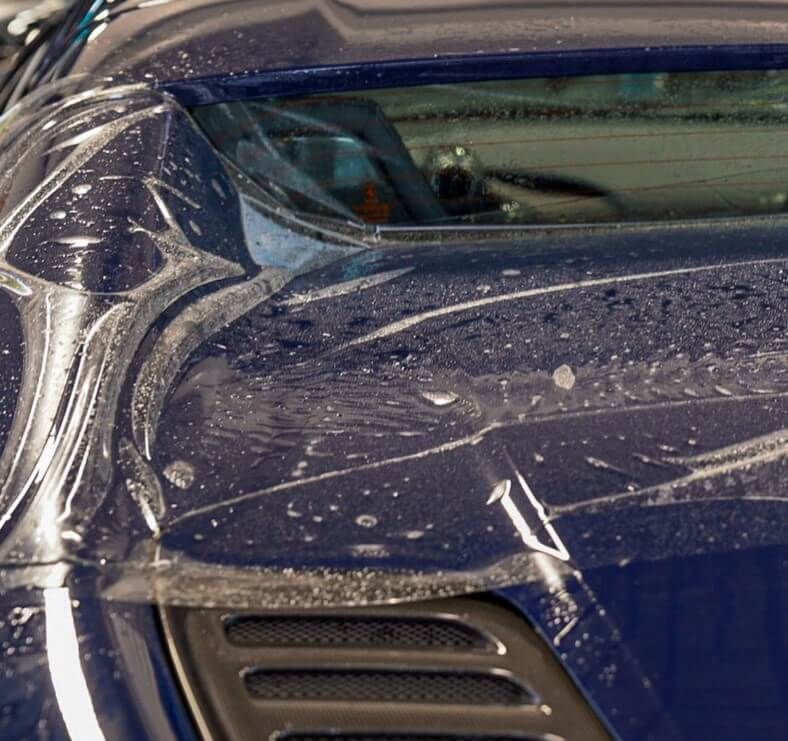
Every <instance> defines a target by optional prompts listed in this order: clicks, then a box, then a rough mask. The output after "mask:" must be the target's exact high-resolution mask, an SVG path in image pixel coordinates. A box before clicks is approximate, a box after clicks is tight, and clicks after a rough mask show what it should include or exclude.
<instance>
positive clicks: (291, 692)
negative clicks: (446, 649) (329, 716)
mask: <svg viewBox="0 0 788 741" xmlns="http://www.w3.org/2000/svg"><path fill="white" fill-rule="evenodd" d="M244 679H245V684H246V689H247V691H248V692H249V694H250V695H252V697H255V698H258V699H261V700H331V701H336V702H394V703H402V702H407V703H427V704H438V705H504V706H519V705H532V704H533V701H534V698H533V697H531V695H530V693H529V692H527V691H526V690H525V688H524V687H522V686H521V685H520V684H518V683H517V682H515V681H513V680H512V679H510V678H509V677H505V676H501V675H498V674H492V673H481V672H469V671H456V672H442V671H423V670H422V671H417V670H414V669H274V670H270V669H257V670H254V671H251V672H248V673H247V674H246V676H245V678H244Z"/></svg>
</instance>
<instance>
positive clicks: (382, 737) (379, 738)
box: [276, 733, 536, 741]
mask: <svg viewBox="0 0 788 741" xmlns="http://www.w3.org/2000/svg"><path fill="white" fill-rule="evenodd" d="M276 738H277V741H536V739H535V737H534V736H517V735H515V736H512V735H509V736H490V735H489V734H485V735H484V736H480V735H468V734H467V733H444V734H439V735H435V734H431V733H282V734H277V736H276Z"/></svg>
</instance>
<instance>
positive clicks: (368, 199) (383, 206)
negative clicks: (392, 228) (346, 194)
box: [353, 183, 391, 224]
mask: <svg viewBox="0 0 788 741" xmlns="http://www.w3.org/2000/svg"><path fill="white" fill-rule="evenodd" d="M353 211H354V212H355V213H357V214H358V215H359V216H360V217H361V218H362V219H363V220H364V221H366V222H367V224H386V223H387V222H388V220H389V217H390V216H391V204H390V203H386V202H385V201H381V200H380V196H379V194H378V186H377V185H375V184H374V183H367V184H366V185H365V186H364V202H363V203H362V204H361V205H359V206H355V207H354V208H353Z"/></svg>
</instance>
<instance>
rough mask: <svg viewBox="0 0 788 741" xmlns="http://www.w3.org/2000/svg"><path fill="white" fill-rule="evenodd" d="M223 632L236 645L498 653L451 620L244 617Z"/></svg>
mask: <svg viewBox="0 0 788 741" xmlns="http://www.w3.org/2000/svg"><path fill="white" fill-rule="evenodd" d="M225 630H226V632H227V640H228V641H229V642H230V643H233V644H235V645H237V646H270V647H280V648H284V647H288V646H290V647H293V648H304V647H309V646H311V647H321V646H322V647H338V646H346V647H353V648H383V649H399V650H404V649H419V650H425V651H432V650H443V649H447V650H456V649H466V650H469V651H471V650H478V651H495V650H497V646H496V644H495V641H494V639H493V638H492V637H491V636H488V635H485V634H484V633H482V632H481V631H480V630H479V629H478V628H476V627H474V626H471V625H466V624H465V623H462V622H460V621H459V620H457V619H456V618H453V617H451V616H448V615H436V616H425V617H395V616H392V617H386V616H383V615H380V616H374V617H373V616H361V615H359V616H354V615H341V616H336V617H331V616H329V615H301V616H298V615H289V616H282V615H246V616H236V617H233V618H230V619H229V620H227V622H226V625H225Z"/></svg>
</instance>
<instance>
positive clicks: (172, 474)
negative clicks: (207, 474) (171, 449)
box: [163, 460, 194, 490]
mask: <svg viewBox="0 0 788 741" xmlns="http://www.w3.org/2000/svg"><path fill="white" fill-rule="evenodd" d="M163 473H164V478H165V479H167V481H169V482H170V483H171V484H172V485H173V486H177V487H178V488H179V489H184V490H185V489H189V488H190V487H191V485H192V484H193V483H194V466H192V464H191V463H188V462H187V461H180V460H179V461H173V462H172V463H170V464H169V465H168V466H167V467H166V468H165V469H164V471H163Z"/></svg>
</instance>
